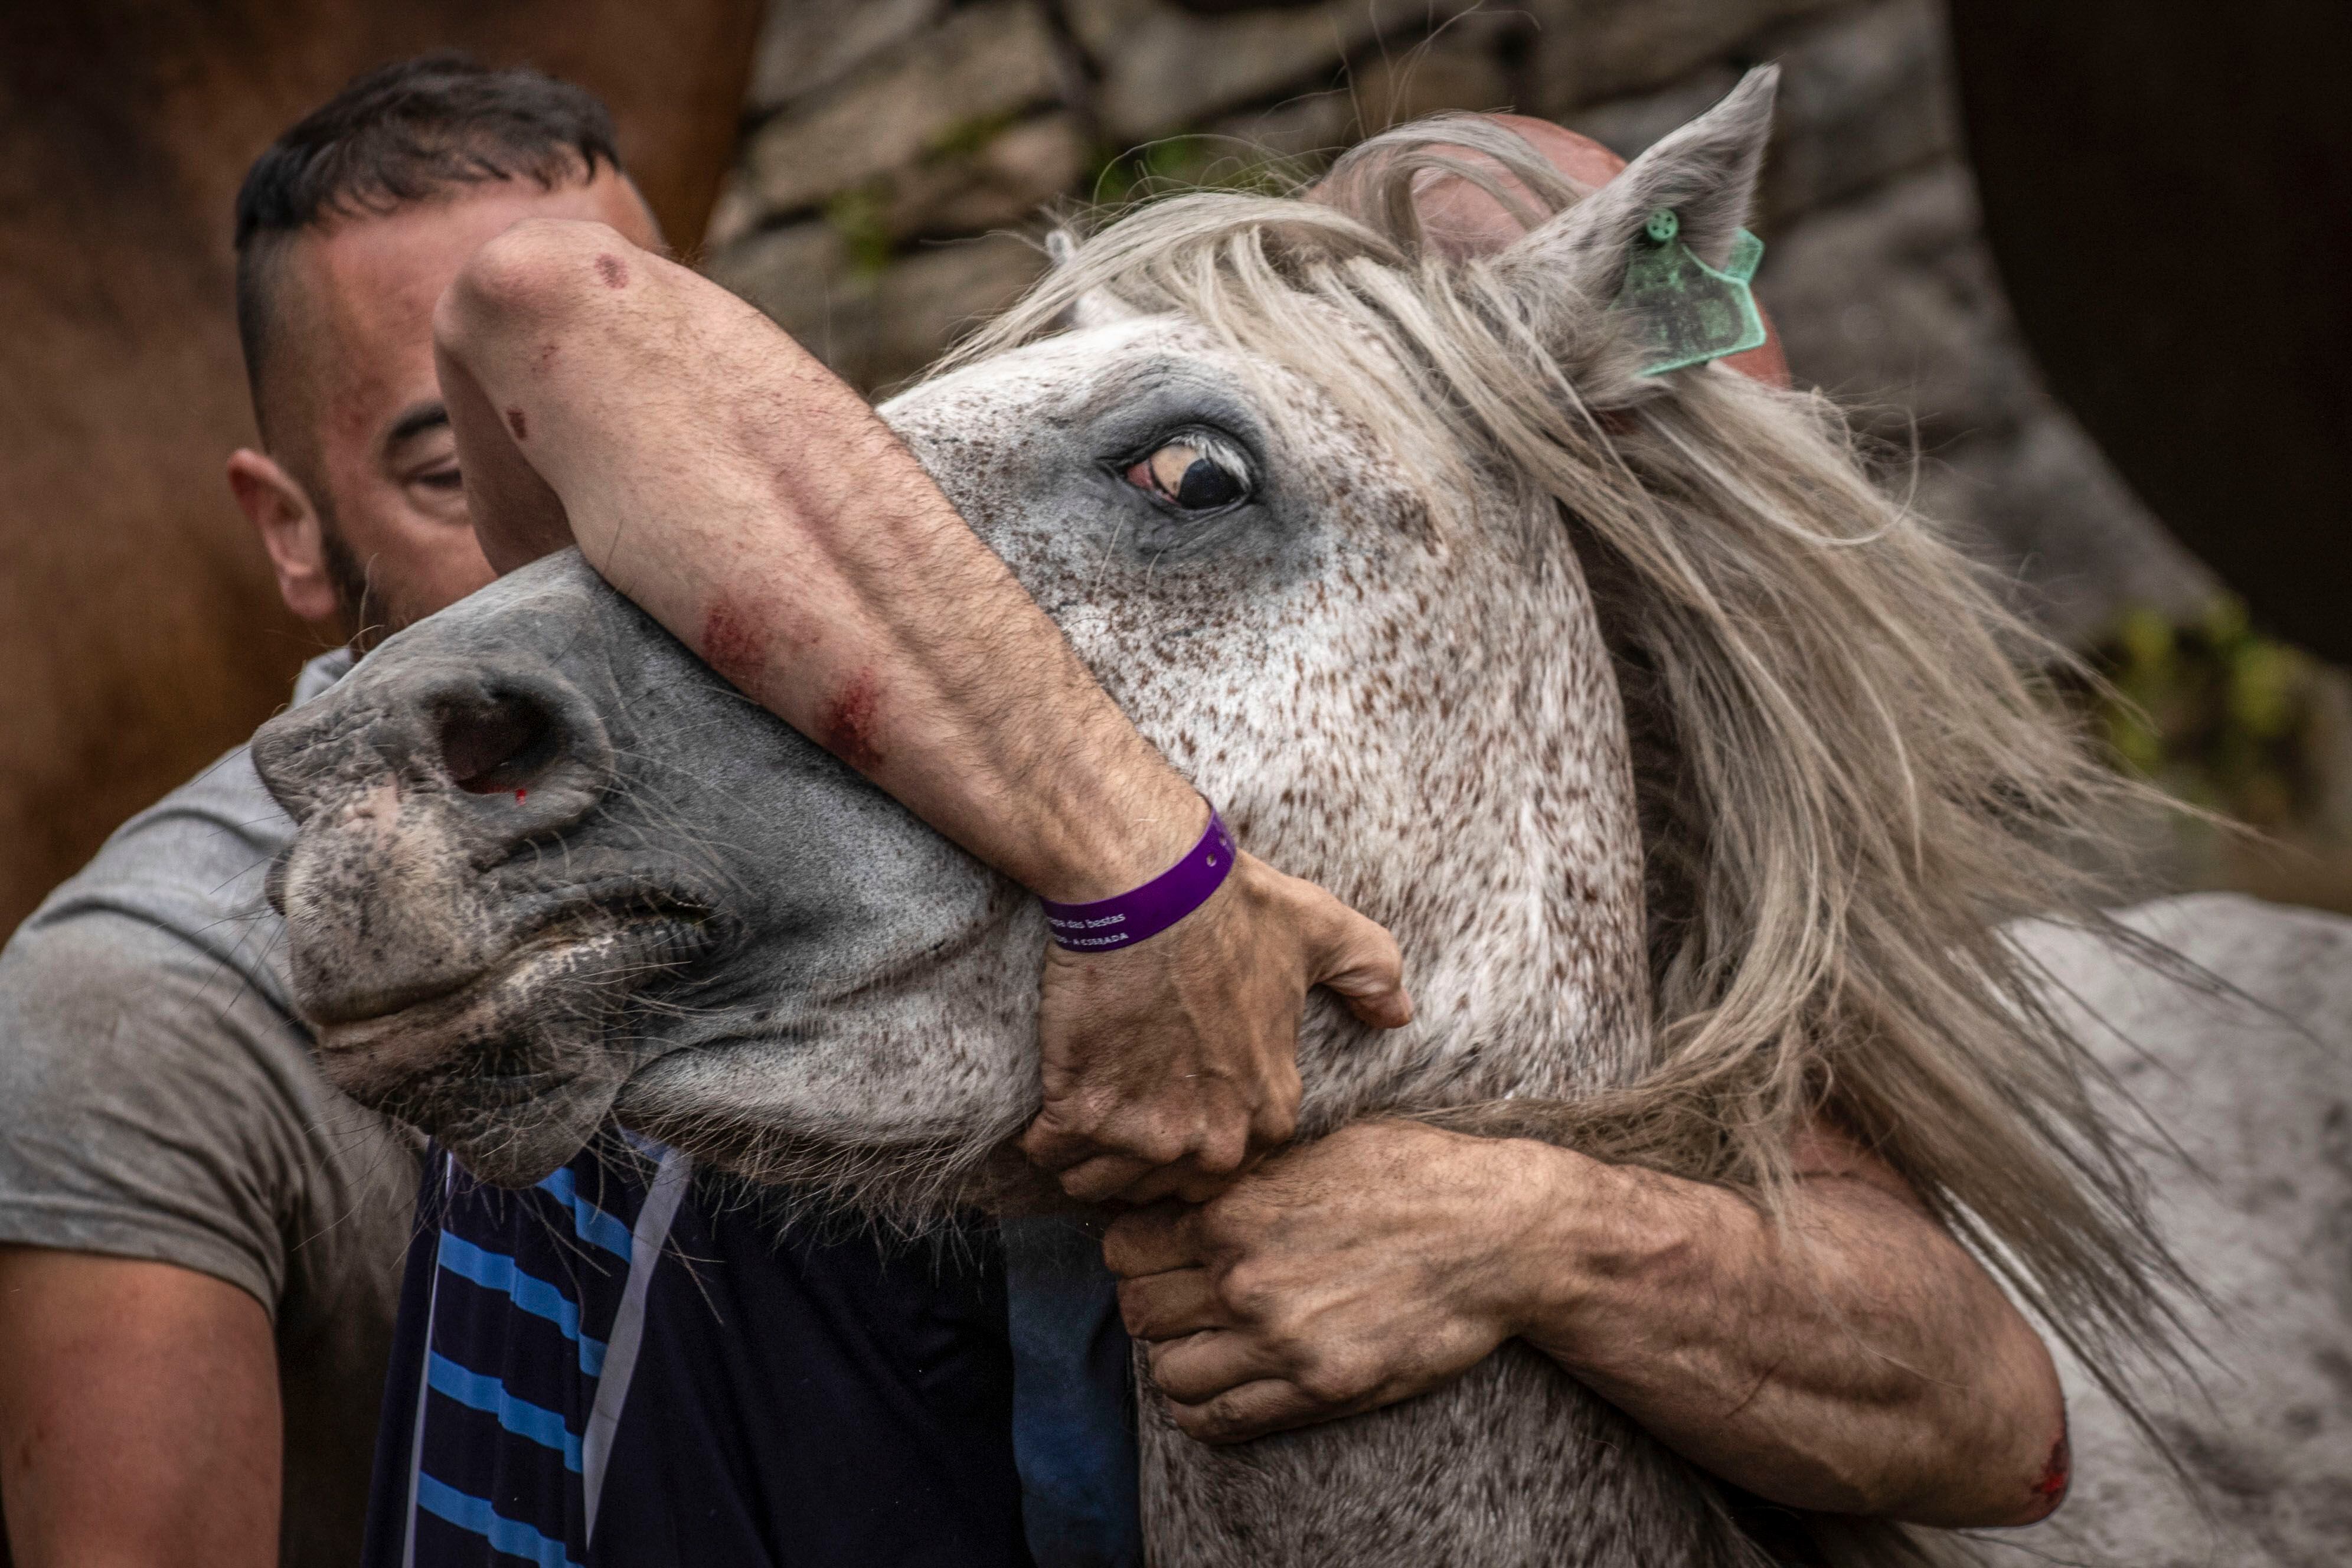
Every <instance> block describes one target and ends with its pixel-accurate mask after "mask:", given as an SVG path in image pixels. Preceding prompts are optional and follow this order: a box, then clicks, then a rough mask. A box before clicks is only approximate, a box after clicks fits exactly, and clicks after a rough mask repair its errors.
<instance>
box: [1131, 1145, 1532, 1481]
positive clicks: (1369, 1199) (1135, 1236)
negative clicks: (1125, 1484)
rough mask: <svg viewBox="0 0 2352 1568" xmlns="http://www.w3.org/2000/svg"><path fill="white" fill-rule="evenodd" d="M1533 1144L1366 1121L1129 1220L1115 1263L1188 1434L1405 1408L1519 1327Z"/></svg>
mask: <svg viewBox="0 0 2352 1568" xmlns="http://www.w3.org/2000/svg"><path fill="white" fill-rule="evenodd" d="M1523 1147H1525V1146H1524V1145H1519V1144H1515V1143H1509V1142H1500V1141H1496V1140H1489V1139H1479V1138H1465V1137H1462V1136H1459V1135H1457V1134H1454V1133H1451V1132H1442V1131H1436V1130H1435V1129H1433V1128H1428V1127H1422V1126H1418V1125H1415V1124H1413V1123H1412V1122H1403V1121H1384V1122H1361V1123H1359V1124H1357V1125H1355V1126H1352V1127H1348V1128H1344V1129H1342V1130H1341V1131H1338V1132H1335V1133H1333V1134H1332V1135H1331V1136H1330V1137H1328V1138H1326V1139H1323V1140H1322V1141H1321V1142H1316V1143H1310V1144H1307V1145H1306V1146H1305V1147H1302V1148H1298V1149H1292V1150H1286V1151H1285V1152H1282V1153H1281V1154H1278V1155H1276V1156H1275V1157H1274V1158H1273V1159H1271V1160H1268V1161H1267V1162H1266V1163H1265V1164H1263V1165H1262V1166H1260V1167H1259V1168H1258V1169H1257V1170H1256V1171H1255V1172H1253V1173H1251V1174H1250V1176H1249V1177H1248V1179H1247V1180H1246V1181H1245V1182H1243V1183H1241V1184H1237V1185H1235V1186H1234V1188H1233V1189H1232V1190H1231V1191H1229V1192H1227V1193H1225V1194H1223V1195H1222V1196H1220V1197H1218V1198H1216V1199H1215V1200H1213V1201H1212V1202H1210V1203H1208V1204H1205V1205H1202V1206H1201V1207H1199V1208H1185V1207H1181V1206H1179V1205H1174V1204H1162V1205H1155V1206H1153V1207H1151V1208H1148V1209H1139V1210H1137V1211H1136V1212H1135V1213H1133V1214H1130V1215H1124V1216H1122V1217H1121V1218H1120V1219H1119V1220H1118V1222H1117V1223H1115V1224H1114V1225H1113V1226H1111V1227H1110V1231H1109V1234H1108V1236H1107V1237H1105V1238H1104V1242H1103V1256H1104V1257H1105V1258H1106V1259H1108V1262H1109V1264H1110V1267H1111V1269H1112V1271H1113V1272H1115V1273H1117V1274H1118V1275H1119V1276H1120V1279H1119V1287H1118V1301H1119V1310H1120V1312H1121V1314H1122V1315H1123V1316H1124V1317H1125V1318H1126V1320H1127V1326H1128V1331H1129V1332H1130V1333H1132V1334H1133V1335H1134V1336H1135V1337H1136V1338H1137V1339H1139V1340H1140V1341H1142V1342H1144V1343H1145V1345H1146V1348H1147V1351H1148V1353H1149V1355H1150V1363H1151V1375H1152V1380H1153V1381H1154V1382H1155V1383H1157V1384H1159V1386H1160V1392H1161V1393H1162V1394H1165V1395H1167V1397H1168V1400H1169V1403H1170V1410H1171V1415H1174V1417H1175V1420H1176V1425H1177V1426H1178V1427H1180V1428H1181V1430H1183V1431H1184V1432H1186V1433H1187V1434H1189V1435H1190V1436H1194V1437H1198V1438H1200V1439H1202V1440H1203V1441H1205V1442H1212V1443H1233V1442H1240V1441H1242V1440H1244V1439H1245V1438H1249V1437H1255V1436H1262V1435H1263V1434H1265V1433H1268V1432H1277V1431H1281V1430H1283V1429H1285V1428H1286V1427H1292V1426H1307V1425H1309V1424H1310V1423H1313V1422H1317V1421H1328V1420H1330V1419H1331V1418H1333V1417H1334V1416H1339V1415H1352V1414H1354V1413H1356V1412H1357V1411H1360V1410H1370V1409H1374V1408H1376V1407H1378V1406H1381V1405H1392V1404H1394V1403H1395V1402H1396V1401H1398V1400H1400V1399H1408V1398H1411V1397H1412V1395H1414V1394H1422V1393H1425V1392H1427V1391H1428V1390H1430V1389H1432V1388H1435V1387H1437V1386H1439V1385H1441V1384H1445V1383H1447V1382H1450V1381H1452V1380H1453V1379H1454V1378H1456V1377H1459V1376H1460V1375H1461V1374H1462V1373H1465V1372H1466V1371H1468V1370H1469V1369H1470V1368H1471V1367H1473V1366H1475V1365H1476V1364H1477V1363H1479V1362H1480V1361H1482V1360H1484V1359H1485V1358H1486V1356H1487V1355H1488V1354H1490V1353H1491V1352H1493V1351H1494V1349H1495V1348H1496V1346H1497V1345H1499V1344H1501V1343H1502V1342H1504V1341H1505V1340H1507V1339H1508V1338H1510V1337H1511V1336H1512V1335H1513V1334H1514V1333H1516V1332H1517V1331H1518V1323H1517V1312H1518V1307H1517V1303H1518V1302H1519V1300H1521V1298H1522V1295H1523V1293H1524V1291H1523V1286H1522V1284H1521V1283H1520V1281H1519V1280H1518V1279H1517V1274H1518V1273H1519V1272H1520V1271H1522V1270H1523V1269H1524V1268H1526V1267H1527V1264H1528V1261H1529V1259H1528V1257H1527V1253H1528V1250H1529V1248H1528V1237H1529V1231H1530V1228H1531V1226H1530V1224H1529V1216H1528V1215H1527V1214H1526V1212H1525V1211H1526V1205H1527V1203H1528V1195H1529V1194H1530V1193H1531V1192H1540V1191H1541V1190H1542V1189H1541V1188H1540V1187H1531V1186H1530V1185H1529V1184H1528V1183H1526V1182H1525V1181H1524V1180H1521V1179H1517V1178H1520V1177H1521V1176H1523V1174H1524V1172H1523V1170H1522V1168H1521V1164H1520V1162H1518V1161H1517V1159H1515V1157H1514V1156H1515V1152H1516V1151H1517V1150H1519V1149H1521V1148H1523Z"/></svg>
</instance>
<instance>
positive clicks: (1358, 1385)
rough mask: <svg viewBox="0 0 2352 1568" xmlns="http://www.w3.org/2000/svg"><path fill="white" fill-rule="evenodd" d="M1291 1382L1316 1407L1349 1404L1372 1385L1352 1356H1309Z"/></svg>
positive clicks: (1364, 1369) (1361, 1366)
mask: <svg viewBox="0 0 2352 1568" xmlns="http://www.w3.org/2000/svg"><path fill="white" fill-rule="evenodd" d="M1290 1381H1291V1382H1292V1383H1294V1384H1297V1387H1298V1391H1299V1392H1300V1393H1301V1394H1306V1395H1307V1397H1308V1398H1309V1399H1312V1400H1313V1401H1315V1402H1316V1403H1317V1404H1318V1405H1345V1404H1348V1403H1349V1401H1351V1400H1354V1399H1356V1398H1358V1397H1359V1396H1360V1395H1361V1394H1363V1393H1364V1391H1365V1390H1366V1389H1367V1388H1369V1387H1370V1385H1371V1379H1370V1374H1369V1372H1368V1369H1367V1368H1365V1367H1364V1365H1363V1364H1362V1363H1360V1362H1359V1361H1358V1360H1357V1359H1356V1358H1355V1357H1352V1356H1341V1355H1311V1356H1309V1357H1307V1361H1306V1364H1304V1365H1302V1366H1300V1367H1299V1368H1298V1370H1297V1372H1296V1373H1293V1374H1292V1376H1291V1380H1290Z"/></svg>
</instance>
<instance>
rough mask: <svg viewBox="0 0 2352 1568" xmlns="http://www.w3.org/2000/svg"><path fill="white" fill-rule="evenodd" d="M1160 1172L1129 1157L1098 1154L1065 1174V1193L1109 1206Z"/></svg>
mask: <svg viewBox="0 0 2352 1568" xmlns="http://www.w3.org/2000/svg"><path fill="white" fill-rule="evenodd" d="M1158 1169H1160V1167H1159V1166H1157V1165H1154V1164H1153V1163H1150V1161H1148V1160H1138V1159H1135V1158H1133V1157H1132V1156H1130V1155H1127V1154H1097V1155H1095V1156H1094V1157H1093V1158H1091V1159H1087V1160H1081V1161H1079V1162H1078V1163H1076V1164H1075V1165H1073V1166H1071V1167H1070V1168H1069V1169H1068V1170H1066V1171H1064V1172H1063V1173H1061V1183H1062V1191H1063V1192H1065V1193H1066V1194H1069V1195H1070V1196H1071V1197H1074V1198H1076V1199H1077V1200H1078V1201H1079V1202H1080V1203H1082V1204H1107V1203H1109V1202H1111V1201H1112V1200H1113V1199H1115V1198H1124V1197H1126V1196H1127V1195H1128V1194H1129V1193H1130V1192H1131V1191H1133V1190H1134V1188H1135V1186H1136V1184H1138V1183H1139V1182H1141V1181H1142V1180H1143V1179H1144V1178H1145V1177H1146V1176H1149V1175H1150V1174H1151V1173H1153V1172H1154V1171H1156V1170H1158Z"/></svg>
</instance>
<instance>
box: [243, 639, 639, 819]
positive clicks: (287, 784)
mask: <svg viewBox="0 0 2352 1568" xmlns="http://www.w3.org/2000/svg"><path fill="white" fill-rule="evenodd" d="M377 659H383V660H384V663H383V664H382V665H380V666H378V667H377V668H369V666H370V665H372V664H374V663H375V661H376V660H377ZM253 758H254V764H255V766H256V767H257V769H258V770H259V771H260V773H261V778H262V782H263V783H264V784H267V785H268V788H269V791H270V793H271V794H272V795H276V796H277V797H278V802H279V804H281V805H284V806H285V807H286V809H287V810H288V811H289V813H290V814H292V815H293V816H294V817H295V818H296V819H297V820H298V821H302V820H307V819H308V818H309V817H310V816H311V815H312V814H313V813H314V812H315V811H317V810H318V809H319V808H320V806H322V805H332V804H335V803H337V802H339V801H346V800H349V799H351V798H353V797H355V796H356V795H359V794H361V793H362V792H365V791H370V790H373V789H374V788H376V787H379V786H381V785H382V784H384V783H386V782H389V783H391V784H394V787H395V789H396V790H397V792H398V793H399V794H400V795H403V796H407V797H410V798H411V799H415V797H419V796H425V797H436V798H437V802H438V805H439V810H438V811H437V812H436V815H438V816H442V817H443V819H444V823H445V826H446V827H447V828H449V829H452V830H454V831H455V832H457V835H458V836H459V837H461V838H462V839H463V840H464V844H465V848H466V852H467V858H469V859H471V860H472V861H473V862H474V863H475V864H476V865H477V866H488V865H490V864H493V863H495V862H496V861H498V860H499V859H502V858H505V856H506V855H508V854H509V853H511V852H512V851H513V850H514V849H515V848H517V847H520V846H521V845H522V844H524V843H526V842H527V841H529V840H531V839H534V838H541V837H548V836H550V835H552V834H555V833H559V832H561V831H562V830H563V829H564V828H566V827H569V826H572V824H574V823H576V822H578V821H580V820H581V819H582V818H583V817H584V816H587V815H588V814H589V813H590V812H592V811H593V810H594V809H595V808H596V806H597V805H598V803H599V802H601V801H602V800H603V799H604V792H605V791H606V790H607V789H608V788H609V787H610V786H611V784H612V783H613V777H614V763H613V746H612V742H611V740H610V739H609V737H608V736H607V735H606V733H605V731H604V721H602V720H601V719H599V718H598V717H597V715H596V712H595V710H594V709H593V706H592V705H591V704H590V703H589V701H588V700H587V699H586V698H585V696H583V694H582V692H581V691H580V689H578V687H576V686H575V685H574V684H573V683H572V681H571V680H570V679H566V678H565V677H564V676H562V674H560V673H558V672H557V671H556V670H555V669H553V668H551V667H550V666H548V665H546V664H545V663H543V662H541V661H540V660H538V659H536V658H521V657H518V658H514V659H512V660H492V661H471V660H468V661H459V660H455V659H446V658H436V659H429V660H415V659H408V660H403V659H400V658H398V650H397V649H396V648H395V649H390V650H386V651H385V652H380V653H378V654H374V655H372V656H370V658H368V659H367V660H363V661H362V665H361V668H359V669H358V670H355V671H354V672H353V673H352V675H351V676H348V677H346V678H345V679H344V680H343V681H342V682H341V684H339V685H338V686H336V687H335V688H334V689H331V690H330V691H328V692H326V693H324V694H323V695H321V696H320V697H319V698H317V699H316V700H313V701H310V702H308V703H305V704H304V705H303V706H302V707H300V708H299V709H297V710H294V711H293V712H291V713H288V714H286V715H284V716H282V717H281V718H278V719H275V720H272V721H270V722H269V723H268V724H267V725H265V726H263V728H262V730H261V731H260V733H258V734H257V735H256V736H255V737H254V742H253Z"/></svg>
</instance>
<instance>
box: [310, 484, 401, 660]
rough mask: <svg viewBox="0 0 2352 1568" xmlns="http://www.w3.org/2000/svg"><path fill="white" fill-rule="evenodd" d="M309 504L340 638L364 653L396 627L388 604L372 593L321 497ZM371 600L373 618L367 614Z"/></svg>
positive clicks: (360, 565) (363, 570)
mask: <svg viewBox="0 0 2352 1568" xmlns="http://www.w3.org/2000/svg"><path fill="white" fill-rule="evenodd" d="M312 504H313V505H314V506H316V507H317V508H318V512H319V552H320V554H321V555H322V556H324V557H325V565H326V569H327V585H328V586H329V587H331V588H332V589H333V590H334V593H335V609H336V611H337V613H338V614H340V615H341V617H342V622H343V631H344V634H345V637H344V640H345V641H347V642H349V643H350V644H351V645H352V651H353V652H355V653H362V654H363V653H365V652H367V651H368V649H370V648H372V647H375V645H376V644H378V643H380V642H382V641H383V639H384V638H386V637H390V636H391V635H392V634H393V633H394V632H396V631H398V630H399V629H400V627H399V626H394V625H391V624H389V623H390V620H391V612H390V606H388V605H386V604H385V603H384V602H383V598H382V596H381V595H378V594H376V592H375V588H374V584H373V583H371V582H370V581H369V580H368V570H367V567H366V565H365V564H364V563H362V562H361V560H360V558H359V556H358V555H357V554H356V553H354V552H353V551H352V547H351V543H350V542H349V541H347V540H345V539H344V538H343V531H342V529H341V527H340V526H338V525H337V524H336V521H335V516H334V513H333V512H332V511H331V510H329V507H328V503H327V502H326V500H324V499H323V497H320V498H318V499H314V500H313V502H312ZM371 601H373V605H374V616H375V619H374V620H373V621H371V620H370V619H369V618H368V616H369V606H370V602H371Z"/></svg>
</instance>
